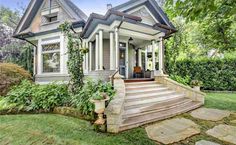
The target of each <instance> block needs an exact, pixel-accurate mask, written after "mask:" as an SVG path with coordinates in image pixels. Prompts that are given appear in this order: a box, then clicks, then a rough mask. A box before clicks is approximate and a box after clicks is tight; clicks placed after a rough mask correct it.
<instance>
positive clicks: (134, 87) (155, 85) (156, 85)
mask: <svg viewBox="0 0 236 145" xmlns="http://www.w3.org/2000/svg"><path fill="white" fill-rule="evenodd" d="M161 86H163V85H161V84H146V85H139V86H132V85H131V86H126V87H125V88H126V89H127V90H128V89H142V88H147V87H161Z"/></svg>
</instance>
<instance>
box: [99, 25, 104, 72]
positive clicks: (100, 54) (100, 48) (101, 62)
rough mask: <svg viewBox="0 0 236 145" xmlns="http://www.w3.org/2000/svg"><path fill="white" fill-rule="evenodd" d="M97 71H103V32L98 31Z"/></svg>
mask: <svg viewBox="0 0 236 145" xmlns="http://www.w3.org/2000/svg"><path fill="white" fill-rule="evenodd" d="M99 70H103V30H99Z"/></svg>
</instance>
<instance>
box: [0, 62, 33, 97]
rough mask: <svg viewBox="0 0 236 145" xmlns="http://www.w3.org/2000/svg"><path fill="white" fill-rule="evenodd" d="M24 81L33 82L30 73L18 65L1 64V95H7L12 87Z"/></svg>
mask: <svg viewBox="0 0 236 145" xmlns="http://www.w3.org/2000/svg"><path fill="white" fill-rule="evenodd" d="M24 79H28V80H32V77H31V75H30V73H29V72H27V71H26V70H24V69H23V68H21V67H20V66H18V65H16V64H12V63H0V90H1V91H0V95H2V96H4V95H6V94H7V92H8V91H9V90H10V88H11V87H12V86H14V85H17V84H19V83H20V82H21V81H22V80H24Z"/></svg>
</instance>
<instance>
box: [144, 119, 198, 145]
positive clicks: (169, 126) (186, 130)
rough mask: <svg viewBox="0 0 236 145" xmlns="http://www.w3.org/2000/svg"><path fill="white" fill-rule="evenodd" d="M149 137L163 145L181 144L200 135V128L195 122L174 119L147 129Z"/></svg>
mask: <svg viewBox="0 0 236 145" xmlns="http://www.w3.org/2000/svg"><path fill="white" fill-rule="evenodd" d="M146 132H147V134H148V137H149V138H150V139H152V140H155V141H158V142H160V143H163V144H171V143H174V142H179V141H181V140H184V139H186V138H188V137H191V136H193V135H196V134H199V133H200V128H199V126H198V125H197V124H195V123H194V122H193V121H191V120H188V119H185V118H174V119H171V120H165V121H162V122H160V123H157V124H153V125H150V126H147V127H146Z"/></svg>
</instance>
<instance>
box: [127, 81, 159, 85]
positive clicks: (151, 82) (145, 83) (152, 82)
mask: <svg viewBox="0 0 236 145" xmlns="http://www.w3.org/2000/svg"><path fill="white" fill-rule="evenodd" d="M141 84H142V85H147V84H158V83H157V82H156V81H144V82H131V83H125V85H141Z"/></svg>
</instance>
